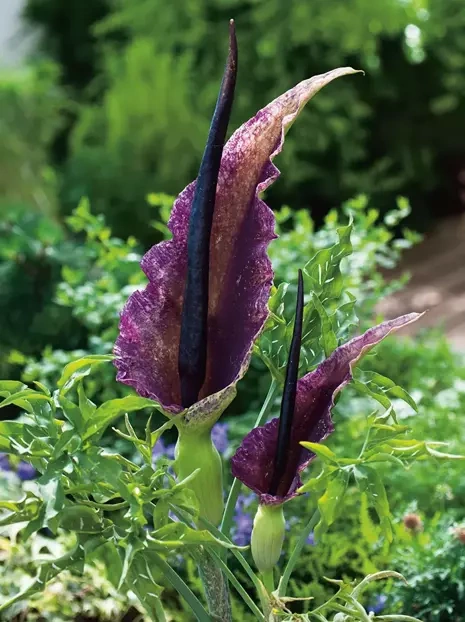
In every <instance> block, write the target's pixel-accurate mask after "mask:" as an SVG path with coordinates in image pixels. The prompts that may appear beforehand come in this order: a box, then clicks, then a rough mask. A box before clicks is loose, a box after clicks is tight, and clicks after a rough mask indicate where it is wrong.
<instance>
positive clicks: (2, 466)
mask: <svg viewBox="0 0 465 622" xmlns="http://www.w3.org/2000/svg"><path fill="white" fill-rule="evenodd" d="M0 470H1V471H11V464H10V459H9V458H8V454H5V453H3V452H0Z"/></svg>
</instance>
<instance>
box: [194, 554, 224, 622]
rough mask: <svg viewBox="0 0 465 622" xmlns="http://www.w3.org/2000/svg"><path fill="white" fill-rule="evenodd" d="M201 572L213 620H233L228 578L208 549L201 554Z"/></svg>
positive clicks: (222, 621) (219, 621)
mask: <svg viewBox="0 0 465 622" xmlns="http://www.w3.org/2000/svg"><path fill="white" fill-rule="evenodd" d="M199 572H200V577H201V579H202V584H203V587H204V590H205V597H206V599H207V603H208V609H209V612H210V615H211V617H212V620H215V621H217V622H232V615H231V603H230V599H229V588H228V580H227V579H226V577H225V576H224V574H223V572H222V571H221V568H219V566H218V565H217V564H216V562H215V560H214V558H213V557H212V556H211V555H209V553H208V551H203V553H201V555H200V556H199Z"/></svg>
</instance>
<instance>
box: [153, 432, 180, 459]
mask: <svg viewBox="0 0 465 622" xmlns="http://www.w3.org/2000/svg"><path fill="white" fill-rule="evenodd" d="M174 447H175V446H174V444H173V443H170V444H169V445H165V443H164V441H163V439H162V438H161V437H160V438H159V439H158V441H157V442H156V443H155V445H154V446H153V449H152V459H153V460H156V459H157V458H161V457H163V458H168V460H174Z"/></svg>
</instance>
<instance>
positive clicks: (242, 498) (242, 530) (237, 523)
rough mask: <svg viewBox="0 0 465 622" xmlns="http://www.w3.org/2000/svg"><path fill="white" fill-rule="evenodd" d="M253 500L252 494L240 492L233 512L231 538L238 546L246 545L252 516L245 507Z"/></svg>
mask: <svg viewBox="0 0 465 622" xmlns="http://www.w3.org/2000/svg"><path fill="white" fill-rule="evenodd" d="M252 502H253V496H252V495H250V494H248V495H245V494H240V495H239V497H238V498H237V503H236V509H235V513H234V527H233V538H234V542H235V543H236V544H237V545H238V546H248V545H249V544H250V536H251V534H252V529H253V516H252V515H251V514H250V512H248V511H247V508H248V507H249V506H250V504H251V503H252Z"/></svg>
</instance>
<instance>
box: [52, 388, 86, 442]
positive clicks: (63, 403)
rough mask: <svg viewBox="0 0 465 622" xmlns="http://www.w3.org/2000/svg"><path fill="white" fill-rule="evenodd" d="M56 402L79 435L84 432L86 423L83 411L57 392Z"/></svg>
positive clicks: (55, 395)
mask: <svg viewBox="0 0 465 622" xmlns="http://www.w3.org/2000/svg"><path fill="white" fill-rule="evenodd" d="M54 400H55V402H56V404H57V406H59V407H60V408H61V410H62V411H63V415H64V416H65V417H66V419H67V420H68V421H69V422H70V423H71V424H72V426H73V428H75V429H76V430H77V431H78V432H79V433H82V432H83V431H84V427H85V421H84V418H83V416H82V413H81V409H80V408H79V406H77V405H76V404H75V403H74V402H72V401H71V400H69V399H68V398H67V397H65V396H64V395H60V393H59V392H58V391H55V394H54Z"/></svg>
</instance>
